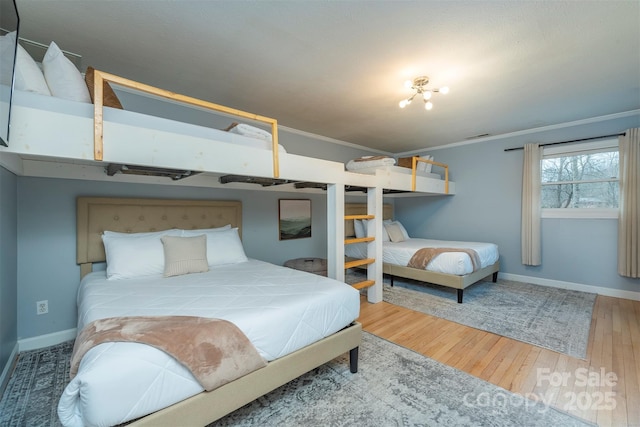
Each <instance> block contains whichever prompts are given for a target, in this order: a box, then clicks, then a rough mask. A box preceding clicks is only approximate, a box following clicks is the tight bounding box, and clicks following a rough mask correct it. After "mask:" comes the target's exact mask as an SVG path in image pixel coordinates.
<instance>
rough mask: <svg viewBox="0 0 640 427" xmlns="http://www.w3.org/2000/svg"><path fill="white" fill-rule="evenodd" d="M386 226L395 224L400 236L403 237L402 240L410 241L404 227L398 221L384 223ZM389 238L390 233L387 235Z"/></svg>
mask: <svg viewBox="0 0 640 427" xmlns="http://www.w3.org/2000/svg"><path fill="white" fill-rule="evenodd" d="M387 224H397V225H398V227H399V229H400V231H401V232H402V236H403V237H404V240H407V239H410V237H409V233H407V229H406V228H404V225H402V223H401V222H400V221H397V220H394V221H389V222H385V225H387ZM389 236H391V233H389Z"/></svg>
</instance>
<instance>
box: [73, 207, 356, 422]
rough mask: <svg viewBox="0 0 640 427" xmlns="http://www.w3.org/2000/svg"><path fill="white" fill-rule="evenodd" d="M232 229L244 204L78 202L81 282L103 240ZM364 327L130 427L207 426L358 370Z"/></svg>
mask: <svg viewBox="0 0 640 427" xmlns="http://www.w3.org/2000/svg"><path fill="white" fill-rule="evenodd" d="M226 224H231V225H232V226H233V227H238V230H239V231H241V230H242V203H241V202H239V201H226V200H165V199H133V198H131V199H129V198H105V197H79V198H78V200H77V230H76V231H77V244H78V246H77V263H78V264H79V265H80V275H81V277H82V276H84V275H85V274H87V273H89V272H91V271H92V268H93V263H96V262H104V261H105V259H106V257H105V253H104V245H103V244H102V239H101V237H100V236H101V234H102V232H103V231H105V230H110V231H120V232H146V231H159V230H166V229H170V228H183V229H192V228H212V227H221V226H223V225H226ZM361 342H362V325H361V324H360V323H358V322H353V323H352V324H351V325H349V326H347V327H345V328H344V329H342V330H341V331H338V332H336V333H335V334H333V335H331V336H329V337H326V338H324V339H322V340H320V341H317V342H315V343H313V344H310V345H308V346H307V347H304V348H302V349H300V350H298V351H296V352H294V353H291V354H289V355H287V356H284V357H282V358H280V359H276V360H273V361H271V362H269V364H268V365H267V366H266V367H264V368H262V369H258V370H257V371H254V372H252V373H250V374H248V375H245V376H244V377H241V378H238V379H237V380H235V381H233V382H230V383H228V384H225V385H224V386H222V387H220V388H217V389H215V390H212V391H209V392H202V393H200V394H197V395H195V396H193V397H190V398H188V399H185V400H183V401H182V402H178V403H176V404H174V405H171V406H169V407H167V408H165V409H162V410H160V411H157V412H154V413H152V414H150V415H147V416H145V417H144V418H140V419H138V420H136V421H134V422H133V423H131V424H129V425H132V426H177V425H192V426H195V425H202V426H205V425H207V424H209V423H212V422H213V421H215V420H217V419H219V418H222V417H223V416H225V415H227V414H229V413H231V412H233V411H235V410H236V409H238V408H240V407H242V406H243V405H245V404H247V403H249V402H251V401H253V400H255V399H257V398H258V397H260V396H262V395H264V394H266V393H268V392H270V391H271V390H274V389H275V388H277V387H279V386H281V385H283V384H286V383H287V382H289V381H291V380H293V379H295V378H297V377H299V376H300V375H302V374H304V373H306V372H309V371H310V370H312V369H314V368H316V367H318V366H320V365H322V364H324V363H327V362H328V361H330V360H332V359H334V358H336V357H338V356H340V355H342V354H344V353H346V352H349V356H350V370H351V372H353V373H355V372H357V370H358V347H359V346H360V343H361Z"/></svg>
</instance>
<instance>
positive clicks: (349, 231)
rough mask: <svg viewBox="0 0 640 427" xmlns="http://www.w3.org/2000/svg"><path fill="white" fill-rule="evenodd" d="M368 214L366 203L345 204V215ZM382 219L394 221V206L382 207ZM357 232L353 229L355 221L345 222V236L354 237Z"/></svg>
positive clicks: (386, 205)
mask: <svg viewBox="0 0 640 427" xmlns="http://www.w3.org/2000/svg"><path fill="white" fill-rule="evenodd" d="M366 213H367V204H366V203H345V205H344V214H345V215H365V214H366ZM382 217H383V219H393V205H388V204H385V205H382ZM355 235H356V232H355V230H354V228H353V220H347V221H345V222H344V236H345V237H353V236H355Z"/></svg>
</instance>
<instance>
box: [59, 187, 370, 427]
mask: <svg viewBox="0 0 640 427" xmlns="http://www.w3.org/2000/svg"><path fill="white" fill-rule="evenodd" d="M241 217H242V211H241V204H240V202H233V201H231V202H229V201H181V200H155V199H111V198H84V197H81V198H79V199H78V217H77V224H78V237H77V238H78V245H77V248H78V251H77V255H78V260H77V261H78V264H80V266H81V275H82V276H83V279H82V283H81V286H80V288H79V291H78V333H79V334H80V333H81V331H82V330H83V329H84V328H85V326H87V325H91V324H92V322H94V321H100V319H105V318H109V319H110V318H121V317H131V316H133V317H138V316H189V317H190V318H207V319H209V318H216V319H223V320H225V321H229V322H231V323H232V324H234V325H236V326H237V327H238V328H239V329H240V330H241V331H242V332H243V333H244V335H245V336H246V337H247V338H248V339H249V341H250V342H251V344H253V346H254V347H255V349H256V350H257V352H258V353H259V355H260V356H261V357H262V358H263V359H264V360H265V361H266V362H267V363H266V366H265V367H261V368H259V369H256V370H253V371H252V372H250V373H248V374H245V375H243V376H240V377H239V378H237V379H235V380H233V381H230V382H227V383H225V384H224V385H222V386H220V387H218V388H215V389H213V390H211V391H204V388H203V386H202V385H201V383H200V382H199V381H197V380H196V379H195V377H194V375H192V374H191V372H190V371H189V370H188V369H187V368H185V366H184V365H183V364H182V363H179V362H177V360H176V359H174V358H172V357H171V356H169V355H168V354H167V353H165V352H164V351H162V350H159V349H157V348H154V347H152V346H149V345H146V344H141V343H138V342H105V343H100V344H99V345H97V346H95V347H92V348H90V349H89V350H88V351H87V352H86V354H85V355H84V357H82V360H81V362H80V364H79V369H78V373H77V375H76V376H75V377H74V378H73V379H72V381H71V382H70V383H69V385H68V386H67V388H66V389H65V392H64V394H63V396H62V397H61V399H60V403H59V409H58V413H59V416H60V419H61V420H62V421H63V424H64V425H68V426H75V425H115V424H120V423H123V422H128V421H131V420H136V421H134V422H133V423H132V424H131V425H153V426H157V425H167V426H169V425H173V426H175V425H187V424H188V425H206V424H208V423H211V422H213V421H214V420H216V419H219V418H221V417H222V416H224V415H226V414H228V413H230V412H232V411H233V410H235V409H237V408H239V407H241V406H243V405H244V404H246V403H248V402H250V401H252V400H254V399H256V398H258V397H259V396H261V395H263V394H265V393H267V392H269V391H271V390H273V389H274V388H276V387H278V386H280V385H282V384H285V383H286V382H288V381H290V380H292V379H294V378H296V377H297V376H299V375H301V374H303V373H305V372H307V371H309V370H311V369H313V368H314V367H316V366H319V365H321V364H323V363H326V362H327V361H329V360H331V359H333V358H335V357H337V356H339V355H340V354H342V353H345V352H347V351H348V352H350V356H351V366H350V368H351V370H352V372H355V371H356V370H357V348H358V345H359V343H360V341H361V326H360V324H358V323H357V322H356V321H355V320H356V318H357V317H358V314H359V305H360V298H359V293H358V292H357V291H356V290H355V289H353V288H351V287H350V286H348V285H346V284H344V283H342V282H338V281H335V280H332V279H328V278H326V277H321V276H317V275H313V274H309V273H305V272H300V271H296V270H292V269H288V268H285V267H280V266H275V265H272V264H269V263H264V262H261V261H257V260H250V259H247V258H246V256H245V255H244V251H243V250H242V246H241V243H239V242H240V240H239V236H240V233H241ZM194 229H195V231H194ZM163 230H164V231H163ZM105 231H110V232H111V233H105ZM103 233H104V234H105V236H104V237H103V236H102V234H103ZM119 233H121V234H119ZM158 234H161V235H162V236H164V238H166V236H170V238H171V237H188V238H192V239H200V238H201V235H202V234H204V235H206V236H207V239H206V245H207V246H206V248H207V251H206V254H207V259H206V263H207V264H208V269H209V271H205V272H200V273H194V274H178V275H175V276H170V277H164V276H163V274H162V272H161V273H159V274H157V273H153V274H148V273H149V270H144V273H141V272H140V271H139V269H153V268H157V266H156V265H155V264H154V258H153V257H154V256H155V255H154V254H153V250H149V251H148V252H145V253H144V254H145V255H142V254H141V253H140V252H139V251H138V252H135V251H136V250H138V249H139V248H140V247H142V246H144V245H148V244H149V240H150V239H151V240H153V239H159V237H158ZM132 239H133V242H131V240H132ZM103 240H104V242H105V243H104V244H103V243H102V241H103ZM180 241H184V240H180ZM154 244H155V243H154ZM140 245H142V246H140ZM161 245H162V244H161ZM164 245H165V246H166V242H165V243H164ZM105 246H106V248H107V252H106V254H105ZM123 248H126V250H125V249H123ZM127 250H128V251H129V252H127ZM131 251H134V252H133V253H137V254H139V255H138V256H137V259H136V262H129V261H127V258H131V256H130V253H131ZM105 255H108V256H105ZM156 255H157V254H156ZM219 257H223V258H224V260H222V261H220V259H219ZM105 259H106V260H107V266H106V269H105V270H97V271H92V270H93V268H92V264H93V263H102V262H104V261H105ZM141 259H142V261H144V262H142V261H141ZM168 259H169V258H166V260H168ZM166 260H165V262H167V261H166ZM110 264H111V265H110ZM165 267H166V265H165ZM164 273H165V274H166V271H164ZM275 331H277V333H275ZM80 335H82V334H80ZM76 345H77V346H78V343H77V344H76ZM114 367H117V369H113V368H114ZM105 369H106V371H105ZM104 402H109V405H104ZM148 414H150V415H148ZM141 417H142V418H141Z"/></svg>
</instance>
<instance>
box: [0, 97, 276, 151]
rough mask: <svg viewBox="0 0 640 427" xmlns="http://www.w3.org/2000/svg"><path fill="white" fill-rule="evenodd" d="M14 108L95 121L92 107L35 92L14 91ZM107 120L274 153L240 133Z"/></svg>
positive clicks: (132, 115)
mask: <svg viewBox="0 0 640 427" xmlns="http://www.w3.org/2000/svg"><path fill="white" fill-rule="evenodd" d="M12 106H19V107H29V108H35V109H38V110H45V111H51V112H54V113H56V114H62V115H70V116H77V117H84V118H88V119H91V120H92V121H93V104H88V103H85V102H78V101H71V100H67V99H63V98H56V97H53V96H46V95H40V94H37V93H33V92H25V91H19V90H17V91H14V92H13V98H12ZM104 118H105V121H110V122H116V123H119V124H122V125H127V126H131V127H132V128H134V129H138V130H140V131H144V130H153V131H160V132H169V133H175V134H179V135H187V136H190V137H195V138H202V139H206V140H210V141H216V142H227V143H230V144H234V145H240V146H244V147H248V148H258V149H263V150H269V151H271V142H270V141H267V140H264V139H258V138H250V137H247V136H244V135H240V134H237V133H232V132H226V131H223V130H219V129H213V128H210V127H206V126H199V125H195V124H190V123H185V122H180V121H176V120H171V119H165V118H162V117H156V116H152V115H148V114H142V113H138V112H135V111H127V110H120V109H118V108H110V107H104ZM89 136H91V137H93V134H90V135H89ZM278 152H280V153H286V150H285V149H284V147H283V146H282V145H280V144H278Z"/></svg>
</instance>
